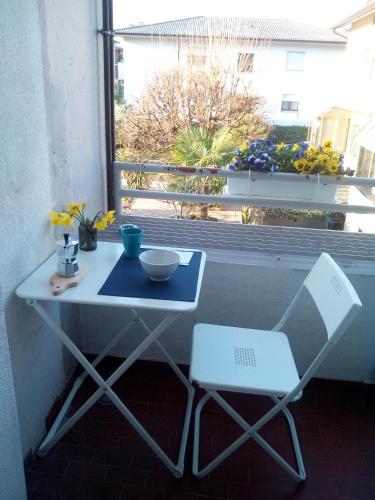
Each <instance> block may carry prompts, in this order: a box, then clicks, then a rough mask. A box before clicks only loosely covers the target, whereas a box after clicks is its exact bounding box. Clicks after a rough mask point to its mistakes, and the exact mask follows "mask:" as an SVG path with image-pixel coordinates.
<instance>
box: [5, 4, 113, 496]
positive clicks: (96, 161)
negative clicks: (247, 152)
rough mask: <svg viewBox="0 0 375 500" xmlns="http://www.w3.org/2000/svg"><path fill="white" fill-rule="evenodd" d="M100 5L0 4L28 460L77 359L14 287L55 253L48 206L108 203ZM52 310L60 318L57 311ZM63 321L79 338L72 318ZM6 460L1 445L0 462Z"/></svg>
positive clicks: (15, 316) (9, 277)
mask: <svg viewBox="0 0 375 500" xmlns="http://www.w3.org/2000/svg"><path fill="white" fill-rule="evenodd" d="M100 3H101V2H98V5H97V2H93V1H92V0H79V1H77V0H65V1H64V2H61V1H59V0H45V1H42V0H39V1H38V0H14V1H13V2H1V7H0V39H1V47H2V57H1V58H0V74H1V83H0V84H1V96H2V98H1V106H2V109H1V117H2V127H1V129H0V145H1V146H0V149H1V156H0V167H1V176H2V182H1V184H0V213H1V218H2V220H3V221H6V222H5V225H4V226H3V236H2V243H1V261H2V262H3V265H2V266H1V270H0V282H1V284H2V288H3V299H4V309H5V322H6V329H7V337H8V342H9V349H10V355H11V360H12V368H13V377H14V384H15V393H16V399H17V407H18V416H19V423H20V433H21V439H22V452H23V455H24V456H25V455H26V454H27V453H28V452H29V450H30V449H31V450H33V451H34V450H35V448H36V446H37V445H38V443H39V442H40V440H41V439H42V437H43V435H44V433H45V417H46V415H47V414H48V412H49V410H50V408H51V406H52V404H53V402H54V400H55V398H56V397H57V396H58V395H59V394H60V393H61V391H62V389H63V388H64V386H65V384H66V382H67V380H68V378H69V377H70V376H71V374H72V370H73V368H74V363H73V362H72V359H71V356H70V355H68V354H67V353H66V352H65V351H64V350H63V349H62V346H61V343H60V342H59V341H58V339H55V338H54V337H53V336H52V335H51V333H50V332H49V331H48V328H47V327H46V326H45V325H44V324H43V323H42V321H41V320H40V319H39V318H38V317H37V316H36V313H35V311H34V310H33V309H32V308H30V307H29V306H27V305H26V304H25V303H24V302H23V301H21V300H19V299H17V298H16V297H15V294H14V291H15V288H16V287H17V285H18V284H19V283H20V282H22V280H24V279H25V278H26V277H27V276H28V275H29V274H30V273H31V272H32V271H33V270H34V269H35V268H36V267H37V266H38V265H39V264H40V263H41V262H42V261H43V260H44V259H45V258H46V257H47V256H48V255H49V254H50V253H51V252H53V249H54V240H55V236H54V232H53V230H52V228H51V226H50V224H49V220H48V212H49V211H50V210H51V209H61V208H62V205H63V204H65V203H66V202H68V201H70V200H85V201H87V202H88V204H89V207H90V209H91V210H92V211H94V210H97V209H98V208H103V207H104V206H105V205H104V189H103V184H104V167H103V161H102V159H103V153H102V144H103V131H102V130H101V129H100V126H99V124H100V112H101V106H102V104H101V89H100V86H99V81H100V80H99V79H100V77H101V74H100V71H99V68H100V67H101V64H99V62H100V43H101V39H100V38H98V36H97V34H96V29H97V27H98V26H99V24H100V23H99V22H98V20H97V12H100V10H99V4H100ZM49 310H50V312H51V314H52V315H53V316H54V318H55V319H56V321H58V322H59V321H60V310H59V309H58V308H55V307H53V308H52V307H51V308H49ZM68 322H69V324H70V326H73V328H72V331H73V332H74V336H75V339H76V340H78V338H79V324H78V317H77V315H74V314H73V315H72V316H70V319H69V321H68ZM0 380H1V375H0ZM0 404H1V402H0ZM4 457H5V460H6V457H7V451H6V450H2V460H1V461H0V463H1V464H2V465H3V460H4ZM2 465H0V471H1V470H2ZM1 482H2V475H1V473H0V484H1ZM9 498H10V497H9ZM19 498H21V497H19Z"/></svg>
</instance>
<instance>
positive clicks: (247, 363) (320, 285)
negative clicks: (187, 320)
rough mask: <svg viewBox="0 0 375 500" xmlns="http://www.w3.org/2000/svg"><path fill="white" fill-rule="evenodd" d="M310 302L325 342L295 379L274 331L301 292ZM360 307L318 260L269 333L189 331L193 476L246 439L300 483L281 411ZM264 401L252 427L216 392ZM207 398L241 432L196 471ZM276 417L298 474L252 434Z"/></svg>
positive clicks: (335, 270)
mask: <svg viewBox="0 0 375 500" xmlns="http://www.w3.org/2000/svg"><path fill="white" fill-rule="evenodd" d="M304 288H306V289H307V290H308V291H309V293H310V295H311V297H312V298H313V300H314V302H315V304H316V306H317V308H318V311H319V312H320V315H321V317H322V319H323V322H324V324H325V327H326V333H327V341H326V343H325V344H324V346H323V347H322V349H321V350H320V352H319V353H318V355H317V356H316V357H315V359H314V360H313V361H312V363H311V365H310V366H309V368H308V369H307V371H306V372H305V374H304V375H303V376H302V378H301V379H300V378H299V376H298V373H297V369H296V365H295V362H294V359H293V355H292V351H291V349H290V346H289V342H288V338H287V336H286V335H285V334H284V333H282V332H281V331H280V330H281V328H282V327H283V325H284V323H285V322H286V320H287V319H288V318H289V316H290V314H291V312H292V311H293V309H294V307H295V305H296V303H297V299H298V297H299V296H300V294H301V292H302V290H303V289H304ZM361 307H362V304H361V301H360V300H359V297H358V295H357V293H356V291H355V290H354V288H353V286H352V285H351V283H350V281H349V280H348V278H347V277H346V276H345V274H344V273H343V272H342V271H341V269H340V268H339V267H338V265H337V264H336V263H335V262H334V260H333V259H332V258H331V257H330V256H329V255H328V254H326V253H323V254H321V256H320V257H319V259H318V260H317V262H316V263H315V265H314V267H313V268H312V270H311V271H310V273H309V274H308V276H307V278H306V279H305V281H304V282H303V284H302V286H301V288H300V290H299V291H298V293H297V295H296V296H295V297H294V299H293V300H292V302H291V304H290V305H289V307H288V308H287V310H286V312H285V313H284V315H283V316H282V318H281V320H280V321H279V322H278V323H277V324H276V325H275V326H274V328H273V329H272V330H270V331H267V330H252V329H247V328H235V327H230V326H218V325H208V324H197V325H196V326H195V328H194V335H193V347H192V358H191V365H190V380H191V381H195V382H197V383H198V384H199V386H200V387H202V388H204V389H205V390H206V392H207V394H206V395H205V396H204V397H203V398H202V399H201V400H200V402H199V403H198V405H197V408H196V412H195V428H194V450H193V473H194V474H195V475H196V476H198V477H203V476H205V475H207V474H208V473H209V472H210V471H212V470H213V469H214V468H215V467H216V466H217V465H219V464H220V463H221V462H222V461H223V460H225V459H226V458H227V457H229V455H231V454H232V453H233V452H234V451H235V450H237V448H239V447H240V446H241V445H242V444H243V443H245V442H246V441H247V440H248V439H250V438H252V439H254V440H255V441H256V442H257V443H258V444H259V445H260V446H261V447H262V448H263V449H264V450H265V451H267V452H268V453H269V454H270V455H271V457H272V458H273V459H274V460H276V462H277V463H279V464H280V465H281V467H283V468H284V469H285V470H286V471H287V472H288V473H289V474H290V475H291V476H292V477H293V478H294V479H296V480H297V481H303V480H304V479H305V478H306V473H305V468H304V464H303V460H302V455H301V450H300V446H299V442H298V437H297V432H296V428H295V425H294V421H293V417H292V415H291V413H290V412H289V410H288V408H287V405H288V403H290V402H291V401H296V400H297V399H299V398H300V397H301V395H302V390H303V388H304V387H305V386H306V384H307V383H308V381H309V380H310V378H311V377H312V376H313V375H314V373H315V372H316V370H317V368H318V367H319V366H320V364H321V363H322V361H323V360H324V359H325V358H326V356H327V354H328V353H329V352H330V350H331V349H332V347H333V346H334V345H335V343H336V342H337V341H338V340H339V339H340V337H341V335H342V334H343V333H344V331H345V330H346V329H347V327H348V326H349V324H350V323H351V321H352V320H353V319H354V318H355V316H356V315H357V314H358V312H359V310H360V309H361ZM221 390H222V391H230V392H241V393H248V394H258V395H262V396H269V397H270V398H271V399H272V400H273V401H274V403H275V405H274V406H273V407H272V408H271V409H270V410H269V411H268V412H267V413H266V414H265V415H264V416H263V417H261V418H260V419H259V420H258V421H257V422H256V423H255V424H254V425H249V424H248V423H247V422H246V421H245V420H244V419H243V418H242V417H241V416H240V415H239V413H237V412H236V411H235V410H234V409H233V408H232V407H231V406H230V405H229V404H228V403H227V402H226V401H225V399H224V398H223V397H222V396H221V395H220V394H219V393H218V392H217V391H221ZM210 398H213V399H214V400H215V401H216V402H217V403H218V404H219V405H220V406H221V407H222V408H223V409H224V410H225V411H226V412H227V413H228V414H229V415H230V416H231V417H232V418H233V420H234V421H235V422H237V424H238V425H239V426H240V427H241V428H242V429H243V431H244V432H243V434H241V436H240V437H239V438H238V439H236V440H235V441H234V442H233V443H232V444H231V445H230V446H228V447H227V448H226V449H225V450H224V451H223V452H222V453H220V454H219V455H218V456H217V457H216V458H215V459H214V460H212V461H211V462H210V463H209V464H208V465H206V466H205V467H204V468H202V469H201V470H199V469H198V467H199V428H200V415H201V411H202V408H203V407H204V405H205V404H206V402H207V401H208V400H209V399H210ZM280 411H282V412H283V413H284V415H285V417H286V419H287V421H288V424H289V428H290V433H291V438H292V441H293V445H294V451H295V456H296V460H297V466H298V471H297V470H295V469H294V468H293V467H292V466H291V465H290V464H289V463H288V462H286V460H284V458H282V457H281V455H279V453H277V452H276V451H275V450H274V449H273V448H272V447H271V446H270V444H269V443H267V441H266V440H265V439H263V438H262V437H261V436H260V435H259V434H258V431H259V430H260V429H261V428H262V427H263V426H264V425H265V424H266V423H267V422H269V421H270V420H271V419H272V418H273V417H274V416H275V415H276V414H277V413H279V412H280Z"/></svg>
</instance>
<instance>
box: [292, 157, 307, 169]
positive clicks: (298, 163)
mask: <svg viewBox="0 0 375 500" xmlns="http://www.w3.org/2000/svg"><path fill="white" fill-rule="evenodd" d="M293 165H294V166H295V168H296V169H297V170H298V171H299V172H302V171H303V169H304V168H305V165H306V160H304V159H302V158H301V159H300V160H296V161H295V162H294V163H293Z"/></svg>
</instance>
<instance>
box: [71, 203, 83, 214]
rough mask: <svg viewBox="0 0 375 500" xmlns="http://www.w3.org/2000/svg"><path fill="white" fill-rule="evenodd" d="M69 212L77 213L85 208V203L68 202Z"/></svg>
mask: <svg viewBox="0 0 375 500" xmlns="http://www.w3.org/2000/svg"><path fill="white" fill-rule="evenodd" d="M67 207H68V210H69V212H70V213H71V214H72V215H77V214H78V213H79V212H81V211H82V210H83V209H84V208H85V204H84V203H74V202H73V203H68V205H67Z"/></svg>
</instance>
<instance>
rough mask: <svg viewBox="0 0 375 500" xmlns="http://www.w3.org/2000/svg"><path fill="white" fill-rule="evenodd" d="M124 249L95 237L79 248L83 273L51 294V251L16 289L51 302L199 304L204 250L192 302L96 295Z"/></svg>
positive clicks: (184, 308)
mask: <svg viewBox="0 0 375 500" xmlns="http://www.w3.org/2000/svg"><path fill="white" fill-rule="evenodd" d="M143 248H165V249H167V250H185V251H201V250H197V249H190V248H189V249H188V248H183V249H180V248H173V247H164V246H163V247H156V246H148V245H145V246H143ZM123 251H124V247H123V245H122V243H112V242H104V241H98V248H97V249H96V250H94V251H91V252H84V251H80V252H79V253H78V263H79V266H80V267H81V268H86V269H87V270H88V273H87V275H86V277H85V278H84V279H83V280H82V281H81V282H80V283H79V285H78V286H76V287H74V288H69V289H67V290H65V291H64V292H63V293H62V294H61V295H56V296H54V295H53V294H52V287H51V285H50V284H49V279H50V277H51V276H52V275H53V274H54V273H55V272H56V265H57V256H56V254H55V253H53V254H52V255H51V256H50V257H49V258H48V259H47V260H46V261H45V262H44V263H43V264H41V266H40V267H38V269H36V271H34V272H33V273H32V274H31V275H30V276H29V277H28V278H27V279H26V280H25V281H24V282H23V283H22V284H21V285H20V286H19V287H18V288H17V290H16V294H17V296H18V297H20V298H22V299H35V300H41V301H51V302H67V303H72V304H89V305H100V306H112V307H133V308H135V309H153V310H160V311H174V312H189V311H194V310H195V309H196V308H197V306H198V300H199V293H200V289H201V285H202V278H203V271H204V266H205V262H206V254H205V252H202V259H201V263H200V268H199V275H198V283H197V291H196V296H195V300H194V302H183V301H175V300H158V299H143V298H134V297H114V296H109V295H98V291H99V290H100V288H101V286H102V285H103V284H104V282H105V281H106V279H107V277H108V275H109V274H110V272H111V271H112V269H113V267H114V266H115V264H116V262H117V261H118V259H119V258H120V257H121V255H122V253H123Z"/></svg>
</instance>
